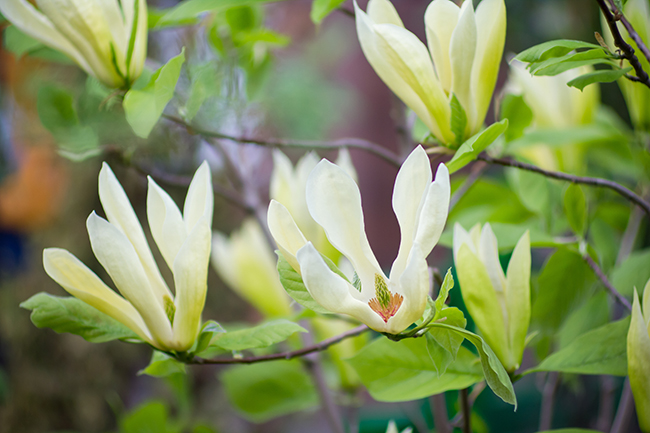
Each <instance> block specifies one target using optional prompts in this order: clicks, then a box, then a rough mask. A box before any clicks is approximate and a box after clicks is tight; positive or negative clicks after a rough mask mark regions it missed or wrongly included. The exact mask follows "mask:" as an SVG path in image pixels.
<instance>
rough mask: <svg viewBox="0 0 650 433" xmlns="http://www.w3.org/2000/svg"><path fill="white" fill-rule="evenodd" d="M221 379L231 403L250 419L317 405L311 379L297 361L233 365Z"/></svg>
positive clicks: (261, 418)
mask: <svg viewBox="0 0 650 433" xmlns="http://www.w3.org/2000/svg"><path fill="white" fill-rule="evenodd" d="M221 381H222V382H223V385H224V388H225V390H226V394H227V395H228V398H229V399H230V401H231V402H232V404H233V406H234V407H235V408H236V409H237V410H238V411H239V412H240V413H241V414H242V415H243V416H244V417H245V418H247V419H249V420H251V421H254V422H263V421H267V420H269V419H272V418H276V417H278V416H281V415H285V414H289V413H294V412H300V411H303V410H307V409H311V408H313V407H316V406H317V405H318V395H317V394H316V390H315V388H314V384H313V381H312V379H311V377H310V376H309V374H307V372H305V370H304V367H303V365H302V363H301V362H300V361H297V360H294V361H274V362H268V363H267V362H264V363H259V364H252V365H240V366H236V367H233V368H230V369H228V370H226V371H225V372H224V373H223V374H222V375H221Z"/></svg>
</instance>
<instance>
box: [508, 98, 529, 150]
mask: <svg viewBox="0 0 650 433" xmlns="http://www.w3.org/2000/svg"><path fill="white" fill-rule="evenodd" d="M503 119H508V129H506V131H505V133H504V137H505V139H506V142H509V141H512V140H515V139H517V138H519V137H521V136H522V135H523V134H524V130H525V129H526V128H527V127H528V126H530V124H531V122H532V121H533V111H532V110H531V109H530V107H529V106H528V104H526V101H524V97H523V96H520V95H513V94H507V95H506V96H505V97H504V98H503V100H502V101H501V120H503Z"/></svg>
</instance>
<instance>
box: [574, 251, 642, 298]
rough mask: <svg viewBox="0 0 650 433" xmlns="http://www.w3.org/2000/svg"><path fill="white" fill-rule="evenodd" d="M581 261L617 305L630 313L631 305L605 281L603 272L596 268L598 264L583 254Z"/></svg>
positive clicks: (605, 277)
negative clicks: (587, 266)
mask: <svg viewBox="0 0 650 433" xmlns="http://www.w3.org/2000/svg"><path fill="white" fill-rule="evenodd" d="M582 259H583V260H584V261H585V262H586V263H587V264H588V265H589V267H590V268H591V270H592V271H594V274H596V276H597V277H598V279H599V280H600V282H601V283H603V286H605V288H606V289H607V291H608V292H609V293H610V295H612V296H613V297H614V299H615V300H616V301H618V303H620V304H621V305H623V306H624V307H625V308H627V309H628V311H632V305H631V304H630V301H628V300H627V299H626V298H625V296H623V295H621V294H620V293H619V291H618V290H616V287H614V286H613V285H612V283H610V282H609V280H608V279H607V276H606V275H605V273H604V272H603V270H602V269H600V267H599V266H598V264H597V263H596V262H595V261H594V259H592V258H591V256H590V255H589V254H585V255H583V256H582Z"/></svg>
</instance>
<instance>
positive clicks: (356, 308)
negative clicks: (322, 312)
mask: <svg viewBox="0 0 650 433" xmlns="http://www.w3.org/2000/svg"><path fill="white" fill-rule="evenodd" d="M297 258H298V261H299V262H300V268H301V269H302V280H303V282H304V283H305V287H306V288H307V290H308V291H309V294H310V295H311V296H312V297H313V298H314V300H315V301H316V302H318V303H319V304H320V305H321V306H322V307H323V308H325V309H326V310H329V311H331V312H333V313H340V314H347V315H349V316H352V317H354V318H355V319H358V320H359V321H361V322H363V323H365V324H366V325H368V326H369V327H371V328H372V329H374V330H376V331H379V332H385V331H386V324H385V323H384V321H383V320H382V319H381V317H379V315H378V314H377V313H375V312H374V311H373V310H372V309H371V308H370V307H369V306H368V304H367V303H365V302H363V301H361V300H359V299H356V298H355V297H354V296H353V295H352V293H353V292H355V293H356V289H355V288H354V287H352V286H351V285H350V283H348V282H347V281H345V280H344V279H343V278H342V277H340V276H339V275H337V274H336V273H334V272H332V271H331V270H330V268H329V267H328V266H327V264H325V262H324V261H323V258H322V257H321V256H320V254H319V253H318V251H316V249H315V248H314V246H313V245H312V244H311V242H309V243H307V244H306V245H305V246H304V247H302V248H301V249H300V250H299V251H298V254H297Z"/></svg>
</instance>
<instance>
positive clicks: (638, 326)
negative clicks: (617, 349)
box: [627, 281, 650, 433]
mask: <svg viewBox="0 0 650 433" xmlns="http://www.w3.org/2000/svg"><path fill="white" fill-rule="evenodd" d="M642 307H643V310H642V309H641V308H642ZM627 372H628V375H629V376H630V386H631V387H632V393H633V394H634V403H635V404H636V413H637V415H638V417H639V426H641V430H642V431H643V432H645V433H648V432H650V281H648V282H647V283H646V285H645V289H644V290H643V301H642V303H639V296H638V295H637V292H636V289H634V302H633V304H632V320H631V322H630V330H629V331H628V333H627Z"/></svg>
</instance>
